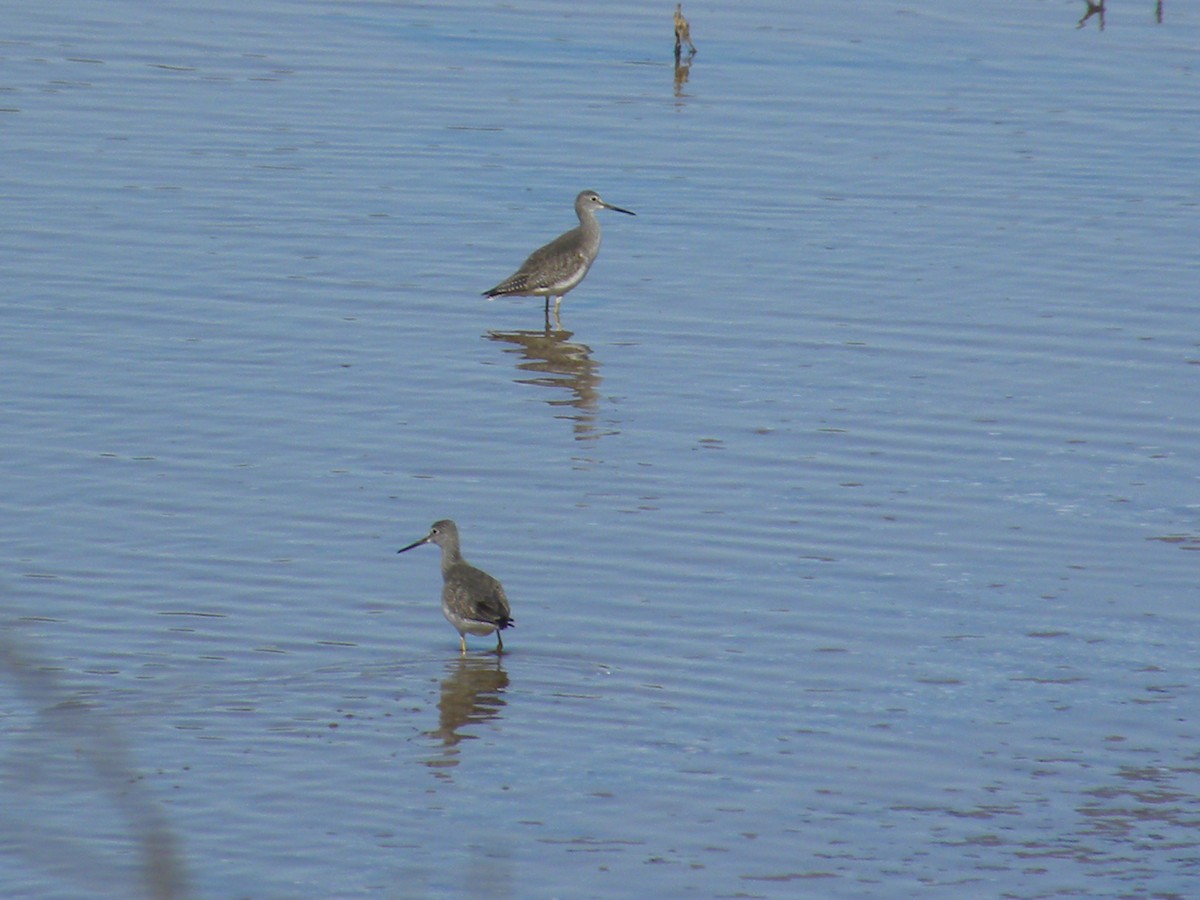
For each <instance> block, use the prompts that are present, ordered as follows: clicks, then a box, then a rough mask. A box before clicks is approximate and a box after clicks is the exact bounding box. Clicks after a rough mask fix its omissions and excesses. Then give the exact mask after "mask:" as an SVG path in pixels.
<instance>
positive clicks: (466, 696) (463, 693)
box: [425, 656, 508, 780]
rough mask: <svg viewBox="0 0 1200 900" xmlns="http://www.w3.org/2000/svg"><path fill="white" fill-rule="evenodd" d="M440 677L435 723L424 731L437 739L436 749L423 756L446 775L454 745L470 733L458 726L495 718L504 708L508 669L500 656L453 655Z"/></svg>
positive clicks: (454, 761) (455, 762)
mask: <svg viewBox="0 0 1200 900" xmlns="http://www.w3.org/2000/svg"><path fill="white" fill-rule="evenodd" d="M447 672H448V674H447V676H446V677H445V678H444V679H442V695H441V697H440V698H439V699H438V727H437V728H436V729H435V730H434V731H427V732H426V735H427V736H428V737H432V738H437V739H438V740H440V741H441V747H440V751H441V752H440V753H439V754H438V755H437V756H434V757H432V758H430V759H427V760H425V765H427V766H429V767H430V768H431V769H433V770H434V774H436V775H437V776H438V777H439V778H444V779H447V780H448V779H449V777H450V775H449V772H447V771H444V770H447V769H452V768H454V767H455V766H457V765H458V756H459V749H458V745H459V744H460V743H461V742H462V741H464V740H469V739H470V738H473V737H475V735H473V734H463V733H460V731H461V729H463V728H467V727H469V726H472V725H479V724H482V723H483V722H490V721H491V720H492V719H495V718H498V717H499V715H500V711H501V710H502V709H504V706H505V703H504V690H505V688H507V687H508V673H507V672H505V671H504V668H503V666H502V664H501V661H500V658H499V657H496V658H495V659H490V658H485V657H477V656H464V657H460V658H459V659H456V660H455V661H454V662H453V663H451V664H450V665H449V667H448V669H447Z"/></svg>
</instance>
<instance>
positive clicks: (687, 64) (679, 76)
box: [675, 55, 692, 100]
mask: <svg viewBox="0 0 1200 900" xmlns="http://www.w3.org/2000/svg"><path fill="white" fill-rule="evenodd" d="M691 72H692V58H691V57H690V56H689V57H688V58H687V59H685V60H684V61H683V62H680V61H679V56H678V55H676V57H675V98H676V99H677V100H678V99H682V98H683V97H686V96H687V95H686V94H685V93H684V92H683V86H684V85H685V84H687V82H688V76H689V75H690V74H691Z"/></svg>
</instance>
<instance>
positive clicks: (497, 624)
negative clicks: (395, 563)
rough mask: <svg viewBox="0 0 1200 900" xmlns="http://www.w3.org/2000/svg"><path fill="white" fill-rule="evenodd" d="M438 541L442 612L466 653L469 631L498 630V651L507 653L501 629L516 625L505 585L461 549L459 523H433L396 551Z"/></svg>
mask: <svg viewBox="0 0 1200 900" xmlns="http://www.w3.org/2000/svg"><path fill="white" fill-rule="evenodd" d="M422 544H437V545H438V546H439V547H441V548H442V614H443V615H444V616H445V617H446V619H447V621H449V622H450V624H451V625H453V626H454V628H455V630H456V631H457V632H458V639H459V643H460V647H461V650H462V652H463V653H466V652H467V635H468V634H479V635H483V634H491V633H492V632H493V631H494V632H496V652H497V653H503V652H504V641H503V640H502V639H501V637H500V632H501V631H502V630H504V629H505V628H509V627H511V626H512V625H514V624H516V623H514V622H513V618H512V616H511V615H510V613H511V610H510V609H509V608H508V598H507V597H506V596H504V588H503V586H502V585H501V584H500V582H498V581H497V580H496V579H495V578H493V577H492V576H491V575H489V574H488V573H487V572H484V571H483V570H481V569H477V568H475V567H474V566H473V565H471V564H470V563H469V562H467V561H466V560H465V559H463V556H462V551H461V550H459V549H458V526H457V525H455V524H454V523H453V522H451V521H450V520H449V519H442V520H441V521H440V522H434V523H433V527H432V528H430V529H429V534H427V535H425V537H423V538H421V539H420V540H419V541H414V542H413V543H411V544H409V545H408V546H407V547H401V548H400V549H399V550H397V551H396V552H397V553H403V552H404V551H405V550H411V549H412V548H413V547H420V546H421V545H422Z"/></svg>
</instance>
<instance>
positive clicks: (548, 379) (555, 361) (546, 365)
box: [484, 326, 612, 441]
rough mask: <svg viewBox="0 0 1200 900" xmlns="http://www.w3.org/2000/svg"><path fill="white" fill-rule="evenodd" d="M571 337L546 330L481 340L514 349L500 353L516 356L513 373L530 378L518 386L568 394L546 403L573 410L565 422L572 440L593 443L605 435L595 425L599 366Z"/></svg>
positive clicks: (495, 333)
mask: <svg viewBox="0 0 1200 900" xmlns="http://www.w3.org/2000/svg"><path fill="white" fill-rule="evenodd" d="M573 334H574V332H571V331H565V330H563V329H561V328H558V329H551V328H550V327H548V326H547V327H546V328H545V329H543V330H541V331H489V332H488V333H487V334H485V335H484V337H486V338H487V339H488V340H489V341H497V342H499V343H504V344H513V345H514V346H512V347H506V348H505V350H504V352H505V353H513V354H520V356H521V359H522V362H519V363H517V369H518V370H520V371H521V372H527V373H531V377H528V378H518V379H517V383H518V384H534V385H538V386H540V387H550V388H565V389H566V390H568V391H570V396H569V397H560V398H558V399H554V400H548V401H546V402H547V403H549V404H550V405H551V406H555V407H564V406H570V407H574V408H575V410H576V412H575V413H574V414H572V415H570V416H568V418H571V419H572V420H573V421H574V423H575V439H576V440H577V441H586V440H593V439H595V438H598V437H600V436H601V434H603V433H606V432H601V431H600V430H599V428H598V427H597V425H596V416H597V411H598V409H599V406H600V391H599V388H600V381H601V378H600V375H599V370H600V364H599V363H598V362H596V361H595V360H594V359H592V349H591V348H590V347H589V346H588V345H587V344H578V343H574V342H572V341H571V340H570V338H571V337H572V335H573ZM607 433H612V432H607Z"/></svg>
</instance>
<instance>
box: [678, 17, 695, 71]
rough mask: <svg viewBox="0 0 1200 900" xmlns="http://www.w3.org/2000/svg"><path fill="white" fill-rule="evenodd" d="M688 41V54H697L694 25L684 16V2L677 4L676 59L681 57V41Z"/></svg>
mask: <svg viewBox="0 0 1200 900" xmlns="http://www.w3.org/2000/svg"><path fill="white" fill-rule="evenodd" d="M680 41H687V45H688V55H689V56H695V55H696V45H695V44H693V43H692V26H691V25H689V24H688V20H687V19H685V18H684V17H683V4H682V3H676V4H675V59H676V60H678V59H679V42H680Z"/></svg>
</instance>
